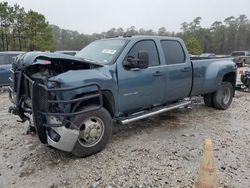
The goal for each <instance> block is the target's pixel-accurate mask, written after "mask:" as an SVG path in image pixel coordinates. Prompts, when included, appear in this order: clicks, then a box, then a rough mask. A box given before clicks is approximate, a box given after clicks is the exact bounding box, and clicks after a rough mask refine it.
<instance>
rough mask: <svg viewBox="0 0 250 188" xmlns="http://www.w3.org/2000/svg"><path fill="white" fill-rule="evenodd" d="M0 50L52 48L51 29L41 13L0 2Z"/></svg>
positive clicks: (42, 49)
mask: <svg viewBox="0 0 250 188" xmlns="http://www.w3.org/2000/svg"><path fill="white" fill-rule="evenodd" d="M0 35H1V37H0V39H1V40H0V50H2V51H5V50H6V51H8V50H20V51H33V50H41V51H44V50H53V48H54V47H53V36H52V29H51V28H50V27H49V24H48V22H47V21H46V19H45V17H44V16H43V15H42V14H39V13H37V12H34V11H32V10H30V11H28V12H25V10H24V8H22V7H20V6H19V5H14V6H13V7H12V6H9V5H8V3H7V2H1V3H0Z"/></svg>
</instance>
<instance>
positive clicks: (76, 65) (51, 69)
mask: <svg viewBox="0 0 250 188" xmlns="http://www.w3.org/2000/svg"><path fill="white" fill-rule="evenodd" d="M95 67H96V65H92V64H87V63H86V64H85V63H82V62H74V61H70V60H62V59H53V60H42V59H37V60H36V62H35V63H34V64H33V65H32V66H29V67H28V68H27V69H26V70H25V73H26V75H27V76H29V77H30V78H31V79H32V80H34V81H36V80H39V82H40V83H43V84H45V85H47V82H48V79H49V78H51V77H54V76H57V75H59V74H62V73H64V72H67V71H70V70H83V69H91V68H95ZM41 81H42V82H41Z"/></svg>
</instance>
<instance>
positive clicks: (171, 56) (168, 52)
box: [161, 40, 185, 65]
mask: <svg viewBox="0 0 250 188" xmlns="http://www.w3.org/2000/svg"><path fill="white" fill-rule="evenodd" d="M161 46H162V49H163V51H164V56H165V60H166V64H167V65H171V64H179V63H184V62H185V53H184V51H183V48H182V46H181V44H180V43H179V42H178V41H174V40H163V41H161Z"/></svg>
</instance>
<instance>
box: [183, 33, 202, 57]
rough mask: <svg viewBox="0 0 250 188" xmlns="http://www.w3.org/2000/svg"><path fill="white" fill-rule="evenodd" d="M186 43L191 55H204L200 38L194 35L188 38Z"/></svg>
mask: <svg viewBox="0 0 250 188" xmlns="http://www.w3.org/2000/svg"><path fill="white" fill-rule="evenodd" d="M185 42H186V46H187V49H188V52H189V53H190V54H193V55H199V54H201V53H202V47H201V42H200V41H199V39H198V37H196V36H192V35H191V36H188V37H187V39H186V41H185Z"/></svg>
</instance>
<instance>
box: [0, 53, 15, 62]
mask: <svg viewBox="0 0 250 188" xmlns="http://www.w3.org/2000/svg"><path fill="white" fill-rule="evenodd" d="M17 55H18V54H3V55H0V65H6V64H11V63H12V62H13V58H14V57H16V56H17Z"/></svg>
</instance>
